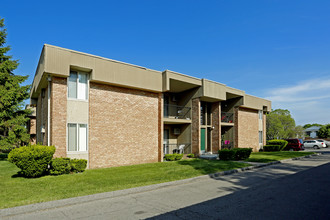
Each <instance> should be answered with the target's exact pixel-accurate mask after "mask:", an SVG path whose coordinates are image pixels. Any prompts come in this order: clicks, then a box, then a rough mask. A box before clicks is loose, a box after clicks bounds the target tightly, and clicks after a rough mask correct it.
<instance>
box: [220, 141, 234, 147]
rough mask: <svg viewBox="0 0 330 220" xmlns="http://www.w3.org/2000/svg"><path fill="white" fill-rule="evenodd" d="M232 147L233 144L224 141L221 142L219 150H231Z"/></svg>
mask: <svg viewBox="0 0 330 220" xmlns="http://www.w3.org/2000/svg"><path fill="white" fill-rule="evenodd" d="M233 146H234V145H233V142H232V141H230V140H225V141H223V142H221V149H232V148H233Z"/></svg>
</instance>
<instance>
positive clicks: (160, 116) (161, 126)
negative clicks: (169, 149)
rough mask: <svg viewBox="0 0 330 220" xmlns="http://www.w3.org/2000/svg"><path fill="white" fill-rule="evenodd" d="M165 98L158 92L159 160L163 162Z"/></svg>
mask: <svg viewBox="0 0 330 220" xmlns="http://www.w3.org/2000/svg"><path fill="white" fill-rule="evenodd" d="M163 103H164V99H163V95H162V94H161V93H159V94H158V161H159V162H162V161H163V158H164V151H163V138H164V137H163V135H164V134H163V132H164V124H163V115H164V113H163V111H164V109H163V106H164V104H163Z"/></svg>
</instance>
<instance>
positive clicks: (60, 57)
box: [45, 46, 71, 76]
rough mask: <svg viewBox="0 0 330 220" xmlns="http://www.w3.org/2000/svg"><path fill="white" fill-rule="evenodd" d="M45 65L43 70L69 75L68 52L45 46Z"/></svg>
mask: <svg viewBox="0 0 330 220" xmlns="http://www.w3.org/2000/svg"><path fill="white" fill-rule="evenodd" d="M45 50H46V66H45V72H47V73H53V74H56V75H62V76H69V74H70V61H71V59H70V58H71V57H70V53H68V52H67V51H64V50H60V49H55V48H52V47H48V46H45Z"/></svg>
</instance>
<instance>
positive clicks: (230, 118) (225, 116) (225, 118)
mask: <svg viewBox="0 0 330 220" xmlns="http://www.w3.org/2000/svg"><path fill="white" fill-rule="evenodd" d="M221 122H224V123H234V114H233V113H229V112H221Z"/></svg>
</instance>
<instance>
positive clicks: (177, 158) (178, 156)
mask: <svg viewBox="0 0 330 220" xmlns="http://www.w3.org/2000/svg"><path fill="white" fill-rule="evenodd" d="M182 157H183V154H175V160H181V159H182Z"/></svg>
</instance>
